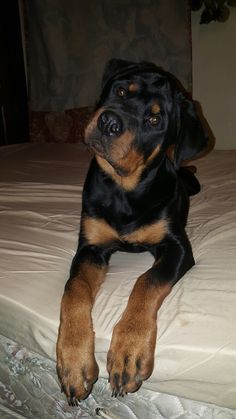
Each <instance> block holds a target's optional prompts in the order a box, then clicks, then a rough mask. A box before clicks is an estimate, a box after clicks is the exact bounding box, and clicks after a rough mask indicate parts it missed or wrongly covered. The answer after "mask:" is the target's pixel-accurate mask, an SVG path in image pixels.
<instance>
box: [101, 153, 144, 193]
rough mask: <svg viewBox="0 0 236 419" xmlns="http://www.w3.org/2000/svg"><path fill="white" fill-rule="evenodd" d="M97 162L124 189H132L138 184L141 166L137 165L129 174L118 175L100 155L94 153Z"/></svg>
mask: <svg viewBox="0 0 236 419" xmlns="http://www.w3.org/2000/svg"><path fill="white" fill-rule="evenodd" d="M96 159H97V162H98V164H99V166H100V167H101V168H102V170H103V171H104V172H105V173H107V174H108V175H109V176H111V178H112V179H113V180H114V181H115V182H116V183H117V184H118V185H120V186H121V187H122V188H123V189H124V190H126V191H132V190H133V189H134V188H135V187H136V186H137V184H138V182H139V179H140V176H141V174H142V171H143V166H142V165H141V166H139V167H138V168H137V169H136V171H135V172H133V173H132V174H131V175H129V176H119V175H118V174H117V173H116V171H115V169H114V168H113V167H112V166H111V164H110V163H108V162H107V161H106V160H105V159H103V158H102V157H100V156H98V155H96Z"/></svg>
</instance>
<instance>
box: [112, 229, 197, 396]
mask: <svg viewBox="0 0 236 419" xmlns="http://www.w3.org/2000/svg"><path fill="white" fill-rule="evenodd" d="M193 264H194V260H193V256H192V250H191V246H190V244H189V242H188V239H187V237H186V235H185V234H183V235H182V236H178V237H177V236H173V235H172V236H169V237H168V238H167V237H166V238H165V245H164V246H163V250H162V253H161V254H159V258H158V257H157V259H156V261H155V263H154V265H153V266H152V268H150V269H149V270H148V271H147V272H145V273H144V274H143V275H141V276H140V277H139V278H138V280H137V282H136V284H135V286H134V288H133V290H132V292H131V295H130V298H129V300H128V305H127V307H126V309H125V311H124V313H123V315H122V318H121V320H120V321H119V322H118V323H117V324H116V326H115V327H114V330H113V335H112V341H111V345H110V349H109V352H108V356H107V370H108V373H109V380H110V384H111V388H112V393H113V395H115V396H117V395H124V394H125V393H129V392H134V391H136V390H137V389H138V388H139V387H140V386H141V384H142V382H143V380H146V379H147V378H148V377H149V376H150V375H151V373H152V371H153V366H154V351H155V346H156V336H157V312H158V310H159V308H160V307H161V304H162V302H163V300H164V299H165V297H166V296H167V295H168V294H169V293H170V291H171V288H172V286H173V284H174V283H175V282H176V281H177V280H178V279H179V278H180V277H181V276H182V275H183V274H184V273H185V272H186V271H187V270H188V269H189V268H190V267H191V266H192V265H193Z"/></svg>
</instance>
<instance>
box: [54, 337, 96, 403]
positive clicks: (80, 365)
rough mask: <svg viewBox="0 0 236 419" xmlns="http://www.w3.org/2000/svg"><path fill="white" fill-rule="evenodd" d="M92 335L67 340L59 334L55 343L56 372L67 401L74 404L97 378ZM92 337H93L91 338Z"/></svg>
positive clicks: (90, 388) (85, 395)
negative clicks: (77, 339) (76, 339)
mask: <svg viewBox="0 0 236 419" xmlns="http://www.w3.org/2000/svg"><path fill="white" fill-rule="evenodd" d="M91 338H92V336H91V337H90V336H86V338H82V339H81V340H80V341H77V342H75V341H74V340H73V342H69V341H68V339H67V340H66V341H65V340H64V339H63V338H62V337H60V336H59V339H58V343H57V374H58V378H59V380H60V383H61V389H62V392H64V393H65V395H66V397H67V400H68V403H69V405H71V406H76V405H77V404H78V401H81V400H83V399H85V398H86V397H87V396H88V395H89V393H90V392H91V390H92V387H93V384H94V383H95V381H96V380H97V378H98V372H99V369H98V365H97V362H96V360H95V356H94V352H93V350H91V347H93V341H92V342H91ZM92 339H93V338H92Z"/></svg>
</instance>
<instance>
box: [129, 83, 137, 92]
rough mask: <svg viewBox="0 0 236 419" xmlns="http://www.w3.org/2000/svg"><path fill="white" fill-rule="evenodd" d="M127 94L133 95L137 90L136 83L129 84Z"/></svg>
mask: <svg viewBox="0 0 236 419" xmlns="http://www.w3.org/2000/svg"><path fill="white" fill-rule="evenodd" d="M128 90H129V92H131V93H135V92H137V90H138V85H137V84H136V83H131V84H130V85H129V87H128Z"/></svg>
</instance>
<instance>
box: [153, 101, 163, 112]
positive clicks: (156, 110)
mask: <svg viewBox="0 0 236 419" xmlns="http://www.w3.org/2000/svg"><path fill="white" fill-rule="evenodd" d="M160 110H161V109H160V105H159V104H158V103H157V102H156V103H153V105H152V107H151V112H152V113H153V115H156V114H158V113H159V112H160Z"/></svg>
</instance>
